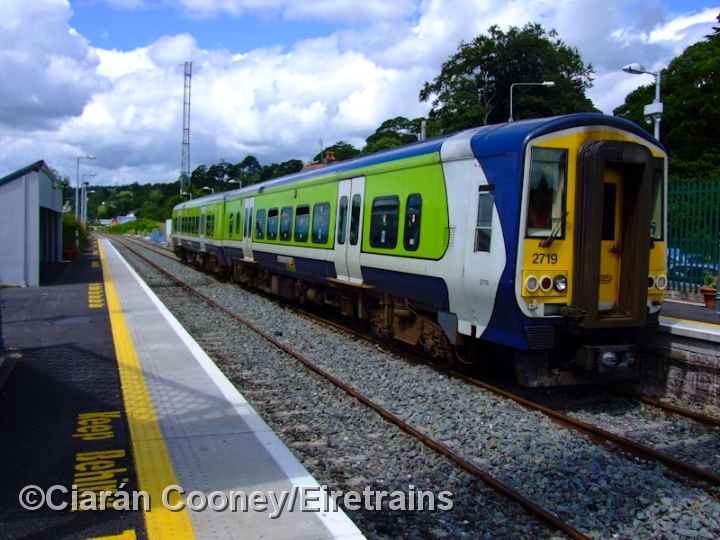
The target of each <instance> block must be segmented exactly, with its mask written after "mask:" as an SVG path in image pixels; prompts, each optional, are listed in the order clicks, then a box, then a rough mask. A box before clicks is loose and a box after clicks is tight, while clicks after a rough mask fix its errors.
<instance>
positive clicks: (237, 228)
mask: <svg viewBox="0 0 720 540" xmlns="http://www.w3.org/2000/svg"><path fill="white" fill-rule="evenodd" d="M240 221H241V220H240V212H237V213H236V214H235V234H240Z"/></svg>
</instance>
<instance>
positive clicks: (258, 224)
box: [250, 210, 265, 240]
mask: <svg viewBox="0 0 720 540" xmlns="http://www.w3.org/2000/svg"><path fill="white" fill-rule="evenodd" d="M250 219H252V217H251V218H250ZM255 238H256V239H258V240H262V239H263V238H265V210H258V212H257V217H256V218H255Z"/></svg>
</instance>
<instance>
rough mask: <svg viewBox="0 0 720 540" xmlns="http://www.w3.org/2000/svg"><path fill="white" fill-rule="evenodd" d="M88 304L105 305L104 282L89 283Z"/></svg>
mask: <svg viewBox="0 0 720 540" xmlns="http://www.w3.org/2000/svg"><path fill="white" fill-rule="evenodd" d="M88 306H89V307H91V308H102V307H105V294H104V292H103V284H102V283H91V284H90V285H88Z"/></svg>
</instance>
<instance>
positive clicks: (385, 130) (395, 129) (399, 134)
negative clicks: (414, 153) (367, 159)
mask: <svg viewBox="0 0 720 540" xmlns="http://www.w3.org/2000/svg"><path fill="white" fill-rule="evenodd" d="M422 120H423V119H422V118H415V119H414V120H408V119H407V118H405V117H404V116H398V117H397V118H391V119H390V120H385V121H384V122H383V123H382V124H380V127H379V128H377V130H376V131H375V133H373V134H372V135H370V136H369V137H368V138H367V139H366V140H365V147H364V148H363V149H362V153H363V154H372V153H373V152H379V151H380V150H387V149H388V148H395V147H396V146H402V145H403V144H408V143H411V142H415V141H417V140H418V138H419V136H420V129H421V122H422Z"/></svg>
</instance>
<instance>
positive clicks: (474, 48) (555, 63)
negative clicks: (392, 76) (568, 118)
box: [420, 23, 599, 134]
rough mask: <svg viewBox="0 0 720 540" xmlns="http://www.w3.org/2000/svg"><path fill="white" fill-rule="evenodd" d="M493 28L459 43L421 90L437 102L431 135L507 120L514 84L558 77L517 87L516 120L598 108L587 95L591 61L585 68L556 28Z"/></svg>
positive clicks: (422, 96)
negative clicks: (548, 83) (549, 83)
mask: <svg viewBox="0 0 720 540" xmlns="http://www.w3.org/2000/svg"><path fill="white" fill-rule="evenodd" d="M488 32H489V35H487V36H485V35H480V36H478V37H476V38H475V39H474V40H473V41H471V42H470V43H466V42H464V41H462V42H460V45H459V47H458V52H457V53H455V54H454V55H453V56H452V57H450V59H449V60H447V61H446V62H445V63H444V64H443V65H442V70H441V72H440V75H438V76H437V77H436V78H435V80H434V81H433V82H432V83H427V82H426V83H425V85H424V86H423V89H422V90H421V91H420V101H430V102H431V104H432V110H431V111H430V115H429V120H430V121H429V131H430V133H431V134H440V133H450V132H453V131H458V130H461V129H467V128H471V127H475V126H478V125H487V124H495V123H499V122H505V121H507V119H508V118H509V117H510V87H511V85H512V84H513V83H519V82H543V81H554V82H555V86H554V87H552V88H550V87H546V88H540V87H531V86H529V87H522V86H521V87H516V89H515V90H514V93H513V108H514V111H513V117H514V118H515V119H518V120H519V119H522V118H539V117H542V116H555V115H560V114H568V113H573V112H587V111H597V109H595V107H594V106H593V104H592V102H591V101H590V100H589V99H588V98H587V96H586V95H585V91H586V90H587V89H588V88H591V87H592V80H593V79H592V74H593V73H594V70H593V67H592V64H589V65H588V66H587V67H585V64H584V63H583V61H582V58H581V57H580V53H579V52H578V50H577V49H576V48H574V47H568V46H567V45H565V43H563V41H562V40H560V39H559V38H558V37H557V32H556V31H555V30H551V31H550V32H546V31H545V30H544V29H543V27H542V26H541V25H539V24H537V23H528V24H527V25H525V26H524V27H523V28H522V29H519V28H517V27H515V26H511V27H510V29H509V30H508V32H507V33H505V32H503V31H502V30H501V29H500V28H499V27H498V26H497V25H494V26H491V27H490V28H489V30H488ZM597 112H599V111H597Z"/></svg>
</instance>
